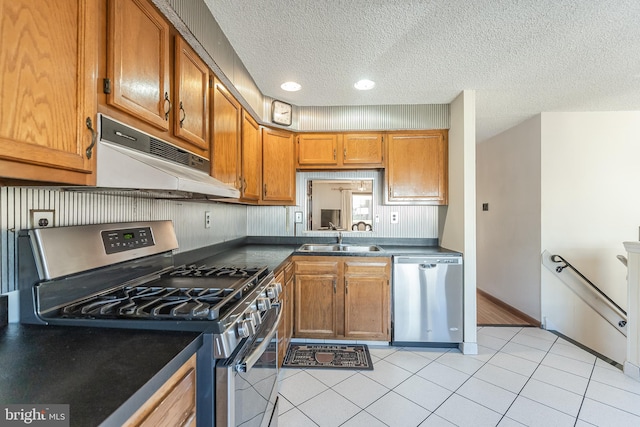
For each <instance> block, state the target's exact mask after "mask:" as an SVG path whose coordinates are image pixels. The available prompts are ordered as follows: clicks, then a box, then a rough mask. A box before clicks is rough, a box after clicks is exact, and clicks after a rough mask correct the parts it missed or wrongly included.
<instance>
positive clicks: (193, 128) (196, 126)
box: [173, 37, 209, 158]
mask: <svg viewBox="0 0 640 427" xmlns="http://www.w3.org/2000/svg"><path fill="white" fill-rule="evenodd" d="M175 40H176V47H175V74H174V82H175V88H176V91H175V108H174V110H173V111H174V113H173V117H174V119H173V128H174V129H173V133H174V134H175V135H176V136H178V137H180V138H182V139H183V140H185V141H186V142H188V143H189V144H187V145H186V146H185V147H184V148H186V149H191V148H192V147H191V146H193V147H195V148H196V153H197V154H200V155H204V156H205V157H207V158H208V157H209V156H208V153H209V128H208V124H209V95H208V93H209V69H208V68H207V65H206V64H205V63H204V61H203V60H202V59H200V57H198V55H196V53H195V52H194V51H193V49H191V47H190V46H189V45H188V44H187V43H186V42H185V41H184V40H183V39H182V38H181V37H176V38H175ZM190 145H191V146H190Z"/></svg>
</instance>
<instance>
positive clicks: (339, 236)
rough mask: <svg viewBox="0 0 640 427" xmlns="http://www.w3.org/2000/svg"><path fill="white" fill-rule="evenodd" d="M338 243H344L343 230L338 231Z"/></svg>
mask: <svg viewBox="0 0 640 427" xmlns="http://www.w3.org/2000/svg"><path fill="white" fill-rule="evenodd" d="M338 244H339V245H341V244H342V231H338Z"/></svg>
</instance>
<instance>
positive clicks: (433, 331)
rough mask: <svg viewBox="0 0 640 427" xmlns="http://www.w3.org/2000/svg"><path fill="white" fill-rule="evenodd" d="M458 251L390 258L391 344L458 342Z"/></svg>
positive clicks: (460, 305)
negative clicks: (391, 289) (391, 260)
mask: <svg viewBox="0 0 640 427" xmlns="http://www.w3.org/2000/svg"><path fill="white" fill-rule="evenodd" d="M462 286H463V276H462V256H461V255H460V254H451V255H450V254H447V255H440V254H437V255H428V256H418V255H413V256H397V257H394V258H393V329H392V338H391V341H392V344H394V345H429V344H433V343H442V344H445V343H461V342H462V331H463V324H462V321H463V316H462V314H463V303H462V302H463V292H462Z"/></svg>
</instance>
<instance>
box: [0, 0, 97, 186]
mask: <svg viewBox="0 0 640 427" xmlns="http://www.w3.org/2000/svg"><path fill="white" fill-rule="evenodd" d="M96 16H97V7H96V3H95V2H94V1H88V0H87V1H77V0H64V1H55V2H44V1H41V2H34V1H32V0H0V40H2V41H1V42H0V114H1V117H0V178H11V179H18V180H34V181H41V182H53V183H65V184H81V185H82V184H84V185H87V184H88V185H91V184H94V183H95V175H94V174H93V170H94V160H95V149H94V150H93V151H92V152H91V154H92V155H91V158H88V156H87V147H89V146H90V145H91V141H92V138H91V136H92V135H91V132H90V131H89V129H88V128H87V126H86V124H85V123H86V120H87V118H89V119H91V121H92V127H93V129H95V127H96V126H97V123H96V110H97V92H96V85H97V82H96V70H97V49H98V32H97V28H98V25H97V22H96Z"/></svg>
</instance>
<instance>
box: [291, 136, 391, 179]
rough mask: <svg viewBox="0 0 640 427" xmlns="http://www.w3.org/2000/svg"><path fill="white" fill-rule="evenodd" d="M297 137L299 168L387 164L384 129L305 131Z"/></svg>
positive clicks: (338, 167)
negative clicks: (347, 131) (332, 131)
mask: <svg viewBox="0 0 640 427" xmlns="http://www.w3.org/2000/svg"><path fill="white" fill-rule="evenodd" d="M296 140H297V164H296V166H297V168H298V169H300V170H309V169H310V170H313V169H334V170H336V169H372V168H374V169H375V168H382V167H384V162H383V149H382V147H383V137H382V134H381V133H375V132H363V133H305V134H299V135H298V136H297V138H296Z"/></svg>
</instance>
